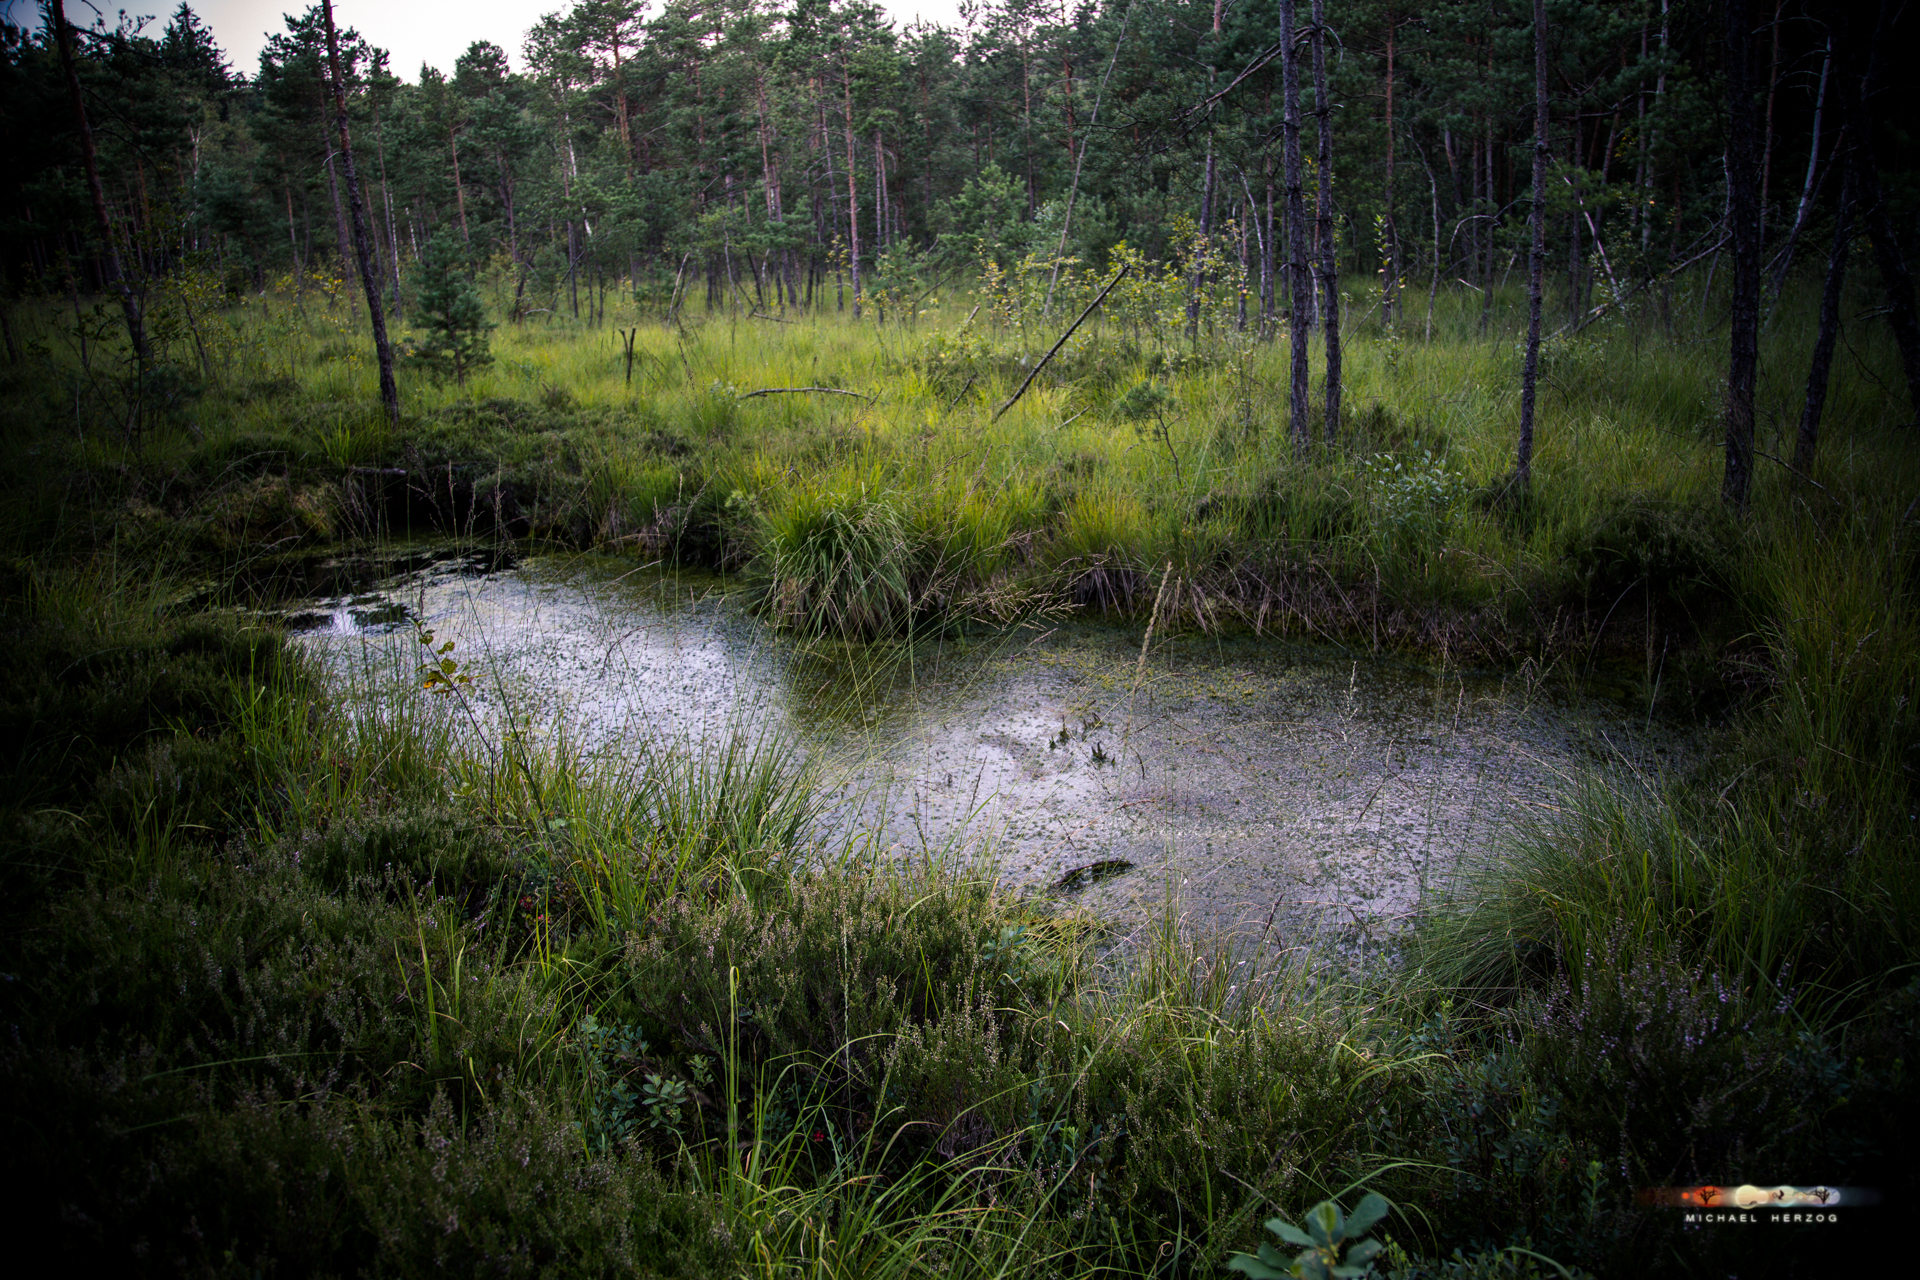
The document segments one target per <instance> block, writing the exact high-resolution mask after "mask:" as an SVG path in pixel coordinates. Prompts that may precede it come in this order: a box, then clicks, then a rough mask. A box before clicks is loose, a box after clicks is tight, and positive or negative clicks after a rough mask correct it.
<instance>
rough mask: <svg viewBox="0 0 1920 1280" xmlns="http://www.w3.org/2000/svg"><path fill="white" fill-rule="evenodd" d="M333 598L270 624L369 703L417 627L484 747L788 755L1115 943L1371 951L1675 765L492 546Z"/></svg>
mask: <svg viewBox="0 0 1920 1280" xmlns="http://www.w3.org/2000/svg"><path fill="white" fill-rule="evenodd" d="M312 589H313V594H312V595H310V596H309V598H307V599H305V600H302V601H300V602H299V603H298V604H296V605H295V606H293V607H291V608H289V609H288V610H286V611H285V612H284V613H283V614H281V616H282V618H283V619H284V621H285V622H286V624H287V625H288V627H289V628H290V629H291V630H292V631H293V632H294V633H295V634H296V636H297V637H298V638H299V640H300V642H301V643H303V644H305V645H306V646H308V647H309V648H310V649H311V650H312V651H313V652H315V653H316V654H317V655H318V656H320V657H321V659H322V660H323V662H324V664H325V666H326V667H327V669H328V671H329V676H330V679H331V680H332V681H334V683H335V686H336V688H337V689H339V690H340V691H341V692H342V693H344V694H347V695H348V696H396V694H395V691H396V690H399V689H400V688H401V687H402V686H403V682H404V681H405V680H406V679H408V678H409V677H411V675H412V672H413V669H414V664H415V663H417V662H418V661H419V660H420V659H421V658H422V657H423V656H424V655H423V652H422V650H421V648H420V646H419V644H418V643H417V638H416V637H417V627H418V626H425V627H428V628H431V629H432V630H433V631H434V632H435V634H436V636H437V638H438V639H439V640H441V641H444V640H452V641H454V642H455V644H456V646H457V647H456V649H455V654H454V656H455V657H456V658H457V659H458V660H459V661H460V662H461V663H462V664H463V669H464V670H466V671H470V672H472V673H473V674H474V683H473V684H472V685H471V686H469V687H468V688H467V690H466V691H465V693H464V695H463V696H465V697H466V698H467V699H468V700H469V705H470V708H471V710H472V713H473V714H472V716H471V717H470V722H471V723H472V724H473V725H475V726H476V727H477V728H478V731H480V732H483V733H486V734H488V735H496V734H498V733H500V732H502V731H504V729H505V727H506V726H507V725H508V724H509V723H512V724H514V725H517V726H519V731H520V732H523V733H527V734H530V735H531V736H532V737H533V738H534V739H535V740H540V739H542V738H545V739H548V740H551V739H552V738H554V737H556V736H558V735H564V736H565V737H566V739H567V740H568V741H569V742H570V743H572V744H574V745H575V746H576V747H577V748H579V749H580V750H582V751H586V752H602V751H604V752H634V751H636V750H637V749H639V748H640V747H641V746H642V745H644V744H652V745H654V746H683V747H685V748H688V749H691V750H695V751H697V750H700V749H701V748H702V744H710V743H713V742H715V741H718V740H721V739H722V738H723V737H726V736H731V735H736V734H748V735H759V734H778V735H784V736H785V737H786V738H787V739H788V740H789V741H791V742H793V743H794V744H796V745H797V747H798V748H799V752H800V754H801V755H802V756H803V757H804V758H805V759H806V760H807V762H808V763H809V765H811V766H812V767H814V768H815V769H817V771H818V775H819V777H820V779H821V783H822V785H823V786H824V787H825V788H826V790H827V794H828V795H829V797H830V798H831V803H830V804H829V806H828V811H827V813H828V816H827V818H826V819H825V821H826V822H827V823H828V824H829V825H830V826H831V827H833V828H836V829H838V830H840V831H841V832H843V833H844V832H845V831H849V830H859V831H865V832H870V833H872V834H873V835H874V837H875V846H876V847H877V848H878V849H880V850H883V851H885V852H886V853H888V854H890V855H892V856H899V857H926V856H955V855H956V854H957V855H959V856H965V857H978V858H981V859H983V862H982V865H984V866H989V867H991V868H992V869H993V870H994V872H995V874H997V875H998V877H999V878H1000V881H1001V883H1002V885H1003V886H1004V887H1006V888H1007V889H1010V890H1012V891H1015V892H1019V893H1022V894H1027V895H1032V896H1034V897H1035V898H1038V899H1044V900H1047V901H1050V902H1053V903H1056V904H1058V907H1059V909H1063V910H1077V911H1082V912H1086V913H1089V914H1091V915H1092V916H1094V917H1096V918H1098V919H1100V920H1101V921H1102V922H1104V923H1105V924H1106V925H1108V926H1109V927H1110V928H1112V929H1113V930H1115V931H1116V934H1117V935H1119V936H1125V934H1127V933H1129V932H1131V931H1133V930H1137V929H1142V928H1147V927H1151V926H1152V925H1154V924H1155V923H1157V922H1160V921H1163V920H1165V919H1166V918H1168V916H1169V915H1170V914H1171V915H1173V916H1176V917H1178V918H1182V919H1184V920H1185V922H1186V923H1187V925H1188V926H1189V927H1192V928H1196V929H1200V930H1217V931H1228V932H1236V933H1240V934H1242V935H1258V936H1260V937H1262V938H1270V939H1271V940H1272V942H1273V943H1275V944H1278V945H1280V946H1295V945H1303V944H1306V943H1309V942H1317V943H1321V944H1332V945H1334V946H1336V947H1338V948H1339V949H1341V950H1342V951H1354V950H1358V951H1362V952H1366V951H1372V950H1374V949H1376V948H1378V947H1381V946H1383V945H1385V944H1387V943H1388V941H1389V940H1390V939H1391V938H1392V936H1393V935H1394V934H1395V933H1396V932H1397V931H1398V930H1400V929H1401V928H1403V927H1404V926H1405V925H1406V924H1407V922H1408V921H1410V920H1411V919H1413V918H1414V917H1415V916H1416V915H1417V914H1418V913H1419V912H1420V911H1421V910H1422V909H1423V907H1426V906H1429V905H1431V904H1432V903H1433V902H1434V901H1435V895H1436V894H1438V893H1440V892H1442V891H1444V890H1445V889H1446V888H1447V887H1448V886H1449V885H1450V884H1451V883H1452V882H1453V880H1454V877H1455V876H1457V875H1459V874H1461V873H1462V871H1463V869H1465V868H1468V867H1471V866H1473V865H1475V864H1476V862H1477V860H1480V859H1484V858H1487V857H1492V856H1498V852H1499V849H1500V847H1501V841H1502V840H1504V839H1509V838H1511V834H1512V833H1513V831H1514V830H1515V829H1516V825H1517V824H1523V823H1526V822H1529V821H1547V822H1551V821H1552V818H1553V814H1554V812H1555V809H1556V807H1557V806H1558V805H1559V804H1560V803H1561V801H1562V799H1563V797H1564V796H1565V795H1566V793H1567V790H1568V788H1569V786H1570V785H1571V784H1572V783H1573V782H1574V780H1575V779H1576V778H1577V777H1578V776H1579V775H1580V774H1581V773H1582V772H1583V771H1586V770H1589V769H1591V768H1592V767H1594V766H1595V765H1599V766H1602V767H1607V768H1613V769H1619V770H1626V771H1631V772H1633V773H1636V774H1639V775H1641V776H1644V777H1646V778H1649V779H1651V778H1652V777H1654V776H1657V774H1658V773H1659V772H1660V771H1662V770H1663V769H1666V768H1668V767H1670V766H1671V764H1672V762H1674V761H1676V760H1677V759H1678V757H1679V756H1680V755H1681V754H1683V753H1684V751H1685V750H1686V740H1685V735H1684V734H1681V733H1678V732H1676V731H1675V730H1674V729H1672V728H1671V727H1670V726H1662V725H1661V723H1660V722H1659V721H1658V720H1655V719H1652V718H1650V717H1649V716H1648V714H1647V712H1646V708H1644V707H1642V708H1639V709H1637V710H1634V709H1627V708H1622V707H1620V706H1618V705H1616V704H1613V703H1609V702H1601V701H1594V700H1582V699H1576V698H1573V697H1571V696H1569V695H1568V694H1566V693H1565V692H1564V683H1565V682H1564V681H1559V680H1556V679H1555V678H1553V673H1546V674H1545V675H1542V674H1541V673H1538V672H1534V671H1532V670H1530V669H1523V670H1521V671H1519V672H1517V673H1516V672H1507V673H1504V674H1487V673H1480V674H1476V673H1473V672H1463V671H1458V670H1450V669H1444V668H1438V669H1437V668H1434V667H1431V666H1420V665H1415V664H1411V663H1406V662H1400V661H1389V660H1383V659H1376V658H1375V657H1373V656H1372V655H1369V654H1367V653H1364V652H1358V651H1355V652H1349V651H1347V650H1343V649H1341V648H1340V647H1338V646H1335V645H1332V644H1311V645H1310V644H1302V643H1297V642H1290V641H1282V640H1275V639H1273V638H1271V637H1265V638H1262V637H1255V636H1238V637H1235V636H1229V637H1224V638H1222V637H1217V636H1205V635H1197V634H1191V633H1189V634H1180V635H1172V636H1162V635H1155V636H1153V637H1151V638H1150V641H1149V642H1148V643H1147V644H1145V645H1144V647H1143V643H1142V642H1143V637H1144V634H1145V632H1146V624H1145V623H1144V622H1142V621H1137V620H1136V621H1132V622H1129V623H1127V624H1125V625H1109V624H1103V623H1098V622H1087V621H1083V620H1072V621H1062V622H1059V623H1057V624H1055V625H1051V626H1047V625H1041V626H1034V627H1027V628H1015V629H1012V630H1009V631H1006V632H1003V633H1000V634H997V635H987V634H980V635H970V636H960V637H952V636H949V637H943V638H940V639H935V640H923V641H920V642H918V643H915V644H913V645H911V646H909V645H906V644H880V645H867V646H850V645H844V644H825V643H818V642H815V643H810V644H809V643H802V642H799V641H796V640H795V639H793V638H791V637H788V636H783V635H780V634H777V633H774V632H772V631H770V630H769V629H767V628H765V627H763V626H761V625H760V624H759V623H757V622H756V621H755V620H754V619H753V617H752V616H751V615H750V613H749V612H748V611H747V610H746V609H744V608H743V607H741V604H740V602H739V597H738V595H737V593H735V592H732V591H730V589H729V586H728V584H727V583H725V582H724V581H722V580H718V579H704V578H697V577H689V576H687V575H684V574H677V573H662V572H660V571H658V570H653V569H636V568H634V566H633V565H632V563H631V562H619V561H615V560H612V559H603V558H593V557H587V558H581V557H551V558H527V559H524V560H519V561H517V562H509V561H505V560H502V559H500V558H499V557H497V556H495V555H493V554H491V553H463V554H452V553H447V552H423V553H419V554H415V555H412V556H400V557H398V558H395V559H387V560H383V561H379V562H368V561H353V562H348V561H339V562H333V563H331V564H329V565H323V566H319V568H318V569H317V570H316V576H315V578H314V580H313V583H312ZM413 687H414V688H415V689H417V685H415V686H413ZM381 690H384V693H381V692H380V691H381ZM397 696H408V695H405V694H399V695H397ZM418 696H422V697H424V696H427V695H425V694H419V695H418Z"/></svg>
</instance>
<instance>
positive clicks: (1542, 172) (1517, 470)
mask: <svg viewBox="0 0 1920 1280" xmlns="http://www.w3.org/2000/svg"><path fill="white" fill-rule="evenodd" d="M1547 123H1548V120H1547V3H1546V0H1533V214H1532V217H1531V219H1530V221H1531V222H1532V224H1533V248H1532V252H1531V253H1530V254H1529V255H1528V259H1527V358H1526V363H1525V364H1523V365H1522V366H1521V369H1520V447H1519V449H1518V451H1517V452H1516V453H1515V454H1514V459H1513V479H1514V483H1515V484H1517V485H1519V486H1520V487H1521V488H1522V489H1524V488H1527V487H1528V486H1530V485H1531V484H1532V483H1533V410H1534V402H1535V400H1536V398H1537V392H1538V389H1539V382H1540V299H1541V293H1542V287H1543V286H1544V284H1545V283H1546V273H1547Z"/></svg>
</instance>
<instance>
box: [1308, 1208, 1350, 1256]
mask: <svg viewBox="0 0 1920 1280" xmlns="http://www.w3.org/2000/svg"><path fill="white" fill-rule="evenodd" d="M1341 1226H1342V1223H1341V1221H1340V1206H1339V1205H1337V1204H1335V1203H1334V1202H1333V1201H1331V1200H1322V1201H1321V1202H1320V1203H1319V1204H1317V1205H1315V1206H1313V1208H1311V1209H1309V1210H1307V1230H1309V1231H1311V1232H1312V1233H1313V1243H1314V1244H1317V1245H1319V1246H1320V1247H1322V1248H1331V1247H1332V1246H1333V1245H1334V1244H1335V1243H1336V1242H1337V1241H1338V1240H1339V1239H1340V1236H1341V1234H1342V1233H1341V1230H1340V1228H1341Z"/></svg>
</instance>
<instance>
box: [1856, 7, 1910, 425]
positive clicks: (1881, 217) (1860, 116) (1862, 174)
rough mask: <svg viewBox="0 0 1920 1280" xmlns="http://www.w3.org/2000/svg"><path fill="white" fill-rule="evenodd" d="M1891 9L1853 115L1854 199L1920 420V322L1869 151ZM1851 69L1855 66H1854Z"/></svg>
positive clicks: (1883, 18)
mask: <svg viewBox="0 0 1920 1280" xmlns="http://www.w3.org/2000/svg"><path fill="white" fill-rule="evenodd" d="M1892 19H1893V14H1892V11H1891V6H1890V5H1889V4H1888V3H1887V0H1881V4H1880V12H1879V18H1878V20H1877V22H1876V24H1875V30H1874V36H1873V47H1872V50H1871V52H1870V54H1869V55H1868V60H1867V74H1866V76H1865V78H1864V79H1863V80H1862V81H1861V86H1860V98H1859V104H1858V106H1857V107H1856V108H1855V111H1854V114H1853V122H1854V133H1855V134H1856V139H1855V144H1854V145H1855V151H1854V157H1855V164H1856V165H1857V166H1858V178H1857V183H1858V185H1857V187H1856V189H1855V192H1854V195H1855V197H1856V198H1857V199H1858V200H1859V203H1860V212H1861V213H1862V214H1863V215H1864V218H1865V222H1866V229H1867V236H1868V238H1869V239H1871V240H1872V241H1873V256H1874V261H1875V262H1876V263H1877V264H1878V265H1879V267H1880V278H1881V280H1882V282H1883V283H1884V284H1885V285H1886V290H1887V322H1888V323H1889V324H1890V325H1891V326H1892V327H1893V338H1894V341H1895V343H1897V344H1898V345H1899V347H1900V363H1901V365H1902V366H1903V367H1904V368H1905V370H1906V374H1907V398H1908V400H1909V401H1910V402H1911V405H1912V409H1913V412H1914V414H1915V415H1916V416H1920V319H1916V317H1915V314H1914V302H1913V277H1912V276H1911V275H1910V274H1909V273H1908V271H1907V262H1906V258H1905V257H1904V256H1903V255H1902V253H1901V251H1900V242H1899V240H1898V238H1897V237H1896V236H1895V234H1894V230H1893V220H1892V219H1891V218H1890V217H1889V216H1888V214H1887V201H1886V196H1885V193H1884V192H1883V191H1882V189H1881V184H1880V166H1879V162H1878V159H1877V157H1876V155H1875V151H1874V111H1873V108H1874V99H1875V98H1876V97H1877V96H1878V94H1879V88H1880V83H1881V75H1882V72H1883V67H1884V64H1885V59H1886V56H1887V45H1888V43H1889V42H1890V40H1891V38H1892V31H1891V29H1890V28H1891V27H1892ZM1854 65H1856V66H1858V65H1859V63H1858V62H1857V61H1856V62H1855V64H1854Z"/></svg>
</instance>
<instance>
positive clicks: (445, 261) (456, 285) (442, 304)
mask: <svg viewBox="0 0 1920 1280" xmlns="http://www.w3.org/2000/svg"><path fill="white" fill-rule="evenodd" d="M418 278H419V282H420V295H419V298H418V300H417V301H416V302H415V303H414V318H415V319H416V320H417V321H418V322H419V325H420V327H421V328H423V329H424V330H425V331H426V338H425V339H424V340H423V341H421V342H419V343H418V344H416V345H415V346H414V347H413V349H412V350H411V351H409V352H408V358H409V360H410V361H411V362H412V363H414V364H417V365H423V366H425V367H427V368H429V369H432V370H434V371H435V372H437V373H440V374H445V373H447V372H448V371H451V372H452V373H453V376H454V377H455V378H457V379H458V380H459V381H460V382H461V383H462V384H463V385H464V384H465V382H466V380H467V374H468V373H469V372H470V371H472V370H474V369H479V368H482V367H484V366H486V365H489V364H492V363H493V356H492V354H491V353H489V352H488V350H487V334H488V333H490V332H492V330H493V322H492V321H490V320H488V319H487V309H486V306H485V304H484V303H482V302H481V300H480V290H479V289H477V288H475V287H474V283H473V281H472V280H470V279H468V278H467V275H466V273H465V272H464V271H462V270H461V262H460V249H459V247H458V246H457V245H455V244H454V243H453V241H452V240H451V239H450V238H449V237H447V236H445V235H436V236H435V237H433V239H431V240H429V241H428V242H427V251H426V253H425V254H423V255H421V261H420V274H419V277H418Z"/></svg>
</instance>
